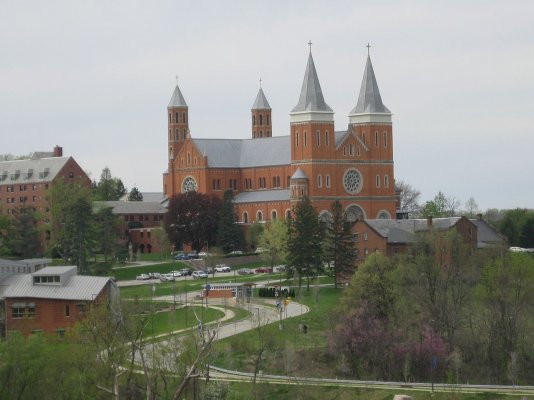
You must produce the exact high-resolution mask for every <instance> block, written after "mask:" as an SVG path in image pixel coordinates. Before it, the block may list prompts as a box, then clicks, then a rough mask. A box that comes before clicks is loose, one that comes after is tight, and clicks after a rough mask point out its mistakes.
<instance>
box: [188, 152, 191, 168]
mask: <svg viewBox="0 0 534 400" xmlns="http://www.w3.org/2000/svg"><path fill="white" fill-rule="evenodd" d="M187 165H191V153H187Z"/></svg>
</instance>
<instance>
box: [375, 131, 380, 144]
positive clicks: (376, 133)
mask: <svg viewBox="0 0 534 400" xmlns="http://www.w3.org/2000/svg"><path fill="white" fill-rule="evenodd" d="M379 144H380V140H379V139H378V131H376V132H375V146H377V147H378V145H379Z"/></svg>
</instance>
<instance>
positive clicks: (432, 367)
mask: <svg viewBox="0 0 534 400" xmlns="http://www.w3.org/2000/svg"><path fill="white" fill-rule="evenodd" d="M433 346H434V320H433V319H431V320H430V382H431V384H432V395H434V347H433Z"/></svg>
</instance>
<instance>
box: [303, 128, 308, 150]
mask: <svg viewBox="0 0 534 400" xmlns="http://www.w3.org/2000/svg"><path fill="white" fill-rule="evenodd" d="M304 147H308V132H306V131H304Z"/></svg>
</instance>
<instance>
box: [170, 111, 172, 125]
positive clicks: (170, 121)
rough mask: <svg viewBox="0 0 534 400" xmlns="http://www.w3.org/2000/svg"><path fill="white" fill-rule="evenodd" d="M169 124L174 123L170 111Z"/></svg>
mask: <svg viewBox="0 0 534 400" xmlns="http://www.w3.org/2000/svg"><path fill="white" fill-rule="evenodd" d="M169 124H172V114H171V113H169Z"/></svg>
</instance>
